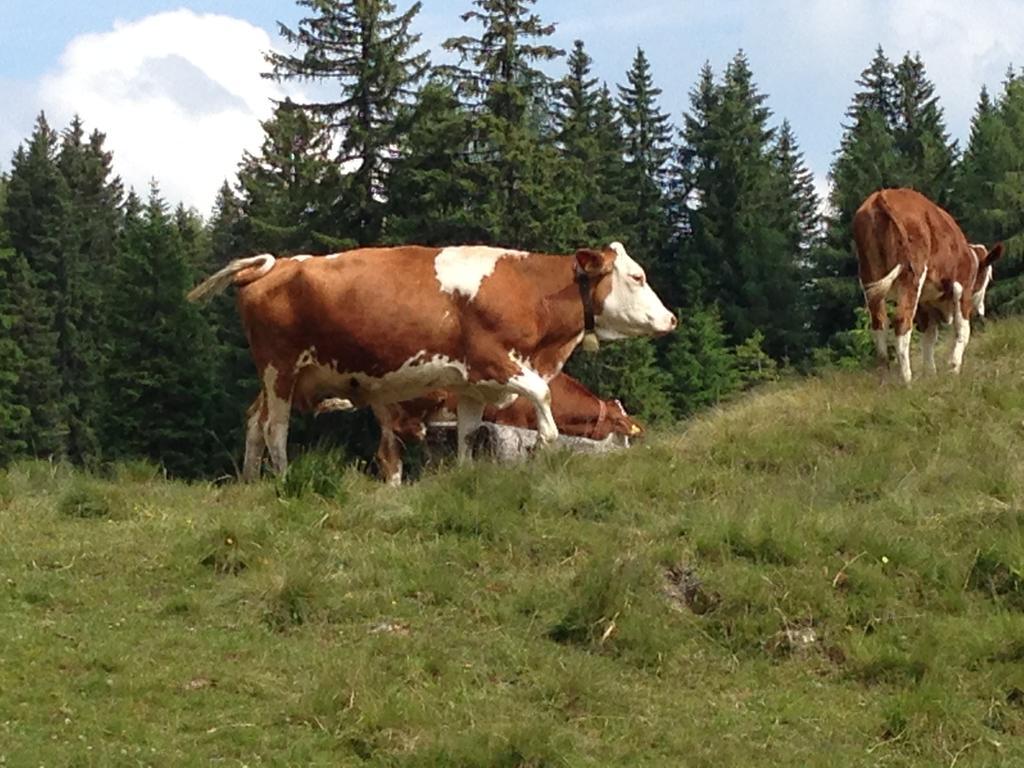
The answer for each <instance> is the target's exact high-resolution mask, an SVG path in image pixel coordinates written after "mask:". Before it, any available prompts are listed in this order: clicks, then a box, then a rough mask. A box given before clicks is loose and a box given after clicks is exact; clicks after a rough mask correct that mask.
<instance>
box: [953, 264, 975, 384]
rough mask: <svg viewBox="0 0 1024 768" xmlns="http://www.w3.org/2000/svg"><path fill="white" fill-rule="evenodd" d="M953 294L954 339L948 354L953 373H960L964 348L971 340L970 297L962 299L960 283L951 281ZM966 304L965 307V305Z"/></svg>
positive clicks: (962, 291) (962, 293)
mask: <svg viewBox="0 0 1024 768" xmlns="http://www.w3.org/2000/svg"><path fill="white" fill-rule="evenodd" d="M953 296H954V298H955V299H956V302H955V305H954V309H953V329H954V330H955V331H956V340H955V341H954V342H953V351H952V352H951V353H950V355H949V366H950V368H951V369H952V371H953V373H960V368H961V366H962V365H963V362H964V350H965V349H967V342H969V341H970V340H971V321H970V320H969V319H968V318H969V317H970V311H971V304H970V302H971V299H970V297H968V298H967V301H964V289H963V286H962V285H960V283H953ZM965 305H966V307H965Z"/></svg>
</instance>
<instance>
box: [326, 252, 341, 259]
mask: <svg viewBox="0 0 1024 768" xmlns="http://www.w3.org/2000/svg"><path fill="white" fill-rule="evenodd" d="M339 256H341V254H340V253H328V254H327V255H326V256H324V258H325V259H336V258H338V257H339Z"/></svg>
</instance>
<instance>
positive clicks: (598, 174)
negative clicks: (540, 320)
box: [554, 40, 631, 245]
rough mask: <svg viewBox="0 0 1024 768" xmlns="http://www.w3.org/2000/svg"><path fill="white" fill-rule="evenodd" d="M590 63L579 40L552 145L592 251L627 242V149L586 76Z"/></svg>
mask: <svg viewBox="0 0 1024 768" xmlns="http://www.w3.org/2000/svg"><path fill="white" fill-rule="evenodd" d="M591 64H592V60H591V58H590V56H589V55H588V54H587V52H586V50H585V48H584V46H583V42H582V41H581V40H577V41H576V42H575V43H574V45H573V50H572V53H570V55H569V60H568V66H569V71H568V73H567V74H566V76H565V77H564V78H563V79H562V80H561V81H560V82H559V84H558V91H557V97H556V103H555V111H554V124H555V130H556V141H557V144H558V149H559V153H560V155H561V157H562V161H563V163H564V165H565V167H566V169H567V177H568V180H569V185H570V186H569V189H571V195H572V197H573V199H574V204H575V213H576V217H577V218H578V219H579V221H580V224H581V225H582V231H581V237H582V239H583V241H584V242H586V243H588V244H592V245H597V244H601V243H608V242H611V241H613V240H619V241H623V242H627V241H629V236H630V234H631V233H630V231H629V230H628V228H627V226H626V224H625V222H626V220H627V215H626V209H627V205H628V204H627V201H626V200H625V194H624V191H623V190H624V189H625V187H626V165H625V162H624V154H625V145H624V142H623V139H622V135H621V132H620V127H619V121H618V116H617V114H616V110H615V105H614V103H613V101H612V98H611V94H610V92H609V91H608V87H607V86H606V85H605V86H602V87H601V88H598V87H597V78H594V77H591V76H590V67H591Z"/></svg>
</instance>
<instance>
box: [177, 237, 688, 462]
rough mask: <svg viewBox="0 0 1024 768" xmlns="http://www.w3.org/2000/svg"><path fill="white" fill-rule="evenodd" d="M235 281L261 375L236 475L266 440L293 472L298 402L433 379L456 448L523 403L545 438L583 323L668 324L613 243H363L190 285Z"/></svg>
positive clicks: (404, 396)
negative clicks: (520, 246)
mask: <svg viewBox="0 0 1024 768" xmlns="http://www.w3.org/2000/svg"><path fill="white" fill-rule="evenodd" d="M232 284H233V285H235V286H237V287H238V306H239V311H240V314H241V318H242V324H243V327H244V328H245V332H246V336H247V337H248V340H249V348H250V351H251V353H252V356H253V361H254V362H255V364H256V369H257V371H258V372H259V375H260V379H261V382H262V385H263V399H262V402H261V403H260V405H259V408H258V409H257V412H256V413H253V414H252V415H251V416H250V417H249V420H248V424H247V429H246V452H245V463H244V469H243V476H244V477H246V478H253V477H255V476H256V475H257V474H258V473H259V463H260V460H261V457H262V454H263V451H264V449H265V448H269V451H270V458H271V462H272V464H273V466H274V469H275V470H276V471H277V472H278V473H282V472H284V471H285V469H286V468H287V463H288V462H287V436H288V416H289V412H290V410H291V407H292V402H293V401H296V402H302V403H316V402H319V401H320V400H321V399H323V398H324V397H342V398H345V399H348V400H349V401H351V402H352V404H353V405H354V406H356V407H362V406H369V407H371V408H373V410H374V412H375V413H376V415H377V418H378V420H380V421H382V422H386V420H387V418H388V414H387V412H386V408H387V406H388V405H390V404H392V403H396V402H401V401H404V400H410V399H413V398H415V397H418V396H420V395H422V394H424V393H426V392H429V391H431V390H434V389H447V390H450V391H453V392H456V393H457V394H458V395H459V396H460V397H459V403H458V414H457V418H458V427H457V432H458V439H459V456H460V458H464V457H465V456H466V455H467V454H466V435H468V434H469V433H470V432H472V431H474V430H475V429H476V428H477V427H478V426H479V425H480V422H481V419H482V416H483V411H484V407H485V406H486V405H488V404H492V405H496V406H499V407H501V406H505V405H509V404H510V403H511V402H512V400H514V399H515V397H517V396H521V397H524V398H525V399H526V400H527V401H528V402H529V403H531V404H532V405H533V407H534V409H535V411H536V414H537V423H538V432H539V435H540V439H541V441H542V442H543V443H544V444H547V443H551V442H552V441H554V440H555V438H556V437H557V435H558V430H557V427H556V425H555V421H554V417H553V416H552V414H551V393H550V389H549V387H548V381H550V380H551V379H552V378H553V377H554V376H556V375H557V374H558V373H559V372H560V371H561V368H562V365H563V364H564V363H565V360H566V359H567V358H568V356H569V354H570V353H571V352H572V351H573V349H574V348H575V347H576V345H577V344H579V342H580V341H581V340H582V339H583V337H584V333H585V331H587V330H588V329H589V328H591V327H592V331H591V332H593V333H596V336H597V337H598V338H601V339H609V340H610V339H620V338H628V337H633V336H647V335H656V334H662V333H667V332H669V331H671V330H672V329H673V328H674V327H675V325H676V318H675V315H674V314H673V313H671V312H669V311H668V309H666V308H665V306H664V305H663V304H662V303H661V301H660V299H658V297H657V295H656V294H655V293H654V291H653V290H652V289H651V287H650V286H649V285H648V284H647V278H646V276H645V274H644V271H643V269H642V268H641V267H640V265H639V264H637V263H636V262H635V261H634V260H633V259H632V258H630V256H629V254H627V253H626V250H625V248H623V247H622V245H621V244H620V243H612V244H611V245H609V246H608V247H606V248H603V249H601V250H592V249H581V250H579V251H577V252H576V254H575V255H571V256H553V255H546V254H538V253H527V252H524V251H514V250H509V249H505V248H490V247H483V246H457V247H448V248H428V247H423V246H400V247H395V248H361V249H357V250H353V251H348V252H345V253H340V254H332V255H330V256H325V257H308V256H307V257H303V256H298V257H294V258H290V259H275V258H274V257H273V256H271V255H269V254H264V255H261V256H254V257H251V258H246V259H237V260H235V261H233V262H231V263H230V264H228V265H227V266H226V267H225V268H224V269H222V270H220V271H219V272H217V273H216V274H215V275H213V276H212V277H210V278H209V279H207V280H206V281H205V282H203V283H202V284H200V285H199V286H198V287H197V288H195V289H194V290H193V291H192V292H191V293H190V294H189V299H190V300H192V301H201V300H203V299H206V298H208V297H210V296H213V295H215V294H217V293H220V292H222V291H223V290H225V289H226V288H227V287H228V286H230V285H232Z"/></svg>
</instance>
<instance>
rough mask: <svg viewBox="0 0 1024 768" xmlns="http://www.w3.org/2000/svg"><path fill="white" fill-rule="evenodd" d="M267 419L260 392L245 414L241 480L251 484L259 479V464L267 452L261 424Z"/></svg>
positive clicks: (264, 402) (263, 399) (264, 401)
mask: <svg viewBox="0 0 1024 768" xmlns="http://www.w3.org/2000/svg"><path fill="white" fill-rule="evenodd" d="M266 418H267V409H266V400H265V398H264V397H263V392H262V391H261V392H260V393H259V394H258V395H257V396H256V399H255V400H254V401H253V404H252V405H250V406H249V410H247V411H246V412H245V457H244V459H243V460H242V480H243V481H244V482H246V483H251V482H253V481H255V480H258V479H259V477H260V464H261V463H262V461H263V453H264V451H266V450H267V439H266V437H265V436H264V434H263V424H264V422H265V420H266Z"/></svg>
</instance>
